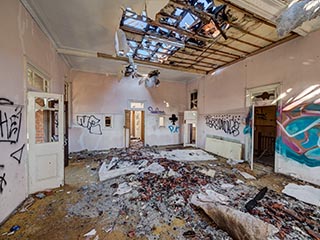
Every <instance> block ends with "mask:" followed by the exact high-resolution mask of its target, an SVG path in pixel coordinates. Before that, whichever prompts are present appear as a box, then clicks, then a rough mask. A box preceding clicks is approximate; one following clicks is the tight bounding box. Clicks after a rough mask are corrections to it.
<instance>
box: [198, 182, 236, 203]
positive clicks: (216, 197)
mask: <svg viewBox="0 0 320 240" xmlns="http://www.w3.org/2000/svg"><path fill="white" fill-rule="evenodd" d="M205 188H208V185H207V186H206V187H205ZM197 198H198V199H199V200H200V201H201V202H219V203H222V204H228V203H229V201H230V198H229V197H227V196H225V195H222V194H220V193H217V192H216V191H213V190H211V189H205V191H204V192H200V193H199V194H198V195H197Z"/></svg>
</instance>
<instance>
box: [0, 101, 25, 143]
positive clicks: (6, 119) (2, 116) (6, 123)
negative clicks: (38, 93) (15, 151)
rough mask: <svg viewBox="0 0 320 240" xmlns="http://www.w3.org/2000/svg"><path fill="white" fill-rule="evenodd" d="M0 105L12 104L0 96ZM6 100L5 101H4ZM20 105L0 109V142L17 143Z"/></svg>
mask: <svg viewBox="0 0 320 240" xmlns="http://www.w3.org/2000/svg"><path fill="white" fill-rule="evenodd" d="M0 100H1V101H0V106H6V105H13V103H12V102H11V101H10V100H8V99H4V98H1V99H0ZM5 100H6V101H5ZM21 117H22V107H21V106H17V107H11V108H6V109H5V110H4V109H0V142H8V143H17V142H18V140H19V135H20V129H21Z"/></svg>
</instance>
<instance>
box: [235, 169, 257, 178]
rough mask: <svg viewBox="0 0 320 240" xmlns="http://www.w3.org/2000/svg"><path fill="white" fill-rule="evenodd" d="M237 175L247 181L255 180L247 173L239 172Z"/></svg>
mask: <svg viewBox="0 0 320 240" xmlns="http://www.w3.org/2000/svg"><path fill="white" fill-rule="evenodd" d="M239 173H240V174H241V176H242V177H244V178H245V179H247V180H257V179H256V177H254V176H252V175H251V174H249V173H246V172H242V171H239Z"/></svg>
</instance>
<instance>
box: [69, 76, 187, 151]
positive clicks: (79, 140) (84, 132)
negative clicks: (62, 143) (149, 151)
mask: <svg viewBox="0 0 320 240" xmlns="http://www.w3.org/2000/svg"><path fill="white" fill-rule="evenodd" d="M71 79H72V115H73V125H72V128H71V129H70V139H71V141H70V145H69V146H70V148H69V150H70V151H71V152H73V151H79V150H83V149H90V150H98V149H108V148H112V147H123V146H124V141H125V140H124V128H123V126H124V121H125V115H124V110H125V109H129V103H130V100H135V101H142V102H144V104H145V109H144V111H145V143H146V144H149V145H167V144H179V143H182V136H183V135H182V123H183V122H182V121H183V112H184V111H185V110H186V103H187V98H186V95H187V94H186V83H178V82H166V81H161V84H160V86H159V87H158V88H151V89H147V88H145V87H144V86H142V85H139V84H138V81H137V80H133V79H132V78H127V79H122V80H121V81H119V80H118V79H117V78H116V77H114V76H106V75H104V74H95V73H88V72H80V71H72V74H71ZM137 110H138V109H137ZM161 111H164V112H165V114H158V112H161ZM172 114H176V115H177V117H178V122H177V123H176V125H175V126H174V127H173V128H172V123H171V121H170V119H169V118H170V117H171V115H172ZM81 115H87V116H94V117H96V118H97V119H98V120H95V122H98V123H97V124H100V125H101V132H100V131H99V134H92V131H91V133H90V130H88V128H84V127H82V126H79V124H78V123H77V121H76V118H77V116H81ZM104 116H112V118H113V119H112V127H111V128H105V127H104V122H103V119H104ZM159 116H164V117H165V126H164V127H159ZM99 120H100V121H99ZM100 133H101V134H100Z"/></svg>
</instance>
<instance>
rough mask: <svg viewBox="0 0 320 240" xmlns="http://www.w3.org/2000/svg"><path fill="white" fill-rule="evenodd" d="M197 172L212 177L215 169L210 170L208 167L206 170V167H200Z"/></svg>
mask: <svg viewBox="0 0 320 240" xmlns="http://www.w3.org/2000/svg"><path fill="white" fill-rule="evenodd" d="M199 172H201V173H203V174H204V175H207V176H209V177H212V178H214V175H215V174H216V171H215V170H212V169H209V170H206V169H201V170H199Z"/></svg>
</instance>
